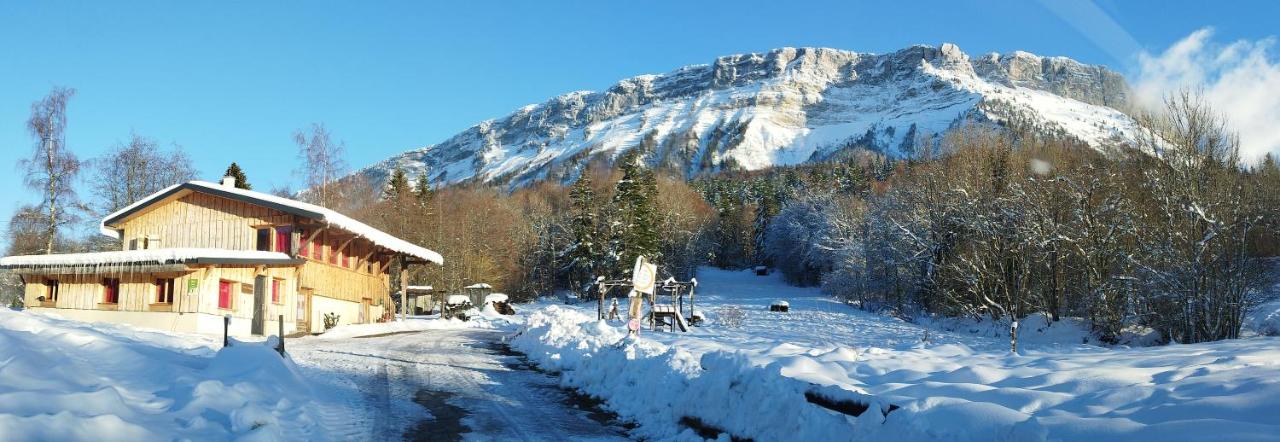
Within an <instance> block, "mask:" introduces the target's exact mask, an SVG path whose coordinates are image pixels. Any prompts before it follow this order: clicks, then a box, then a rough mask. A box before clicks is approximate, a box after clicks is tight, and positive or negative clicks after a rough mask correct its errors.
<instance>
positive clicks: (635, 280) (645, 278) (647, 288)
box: [631, 256, 658, 295]
mask: <svg viewBox="0 0 1280 442" xmlns="http://www.w3.org/2000/svg"><path fill="white" fill-rule="evenodd" d="M657 279H658V266H657V264H651V263H649V262H648V261H646V260H645V259H644V257H643V256H637V257H636V266H635V268H634V269H632V271H631V285H632V286H633V287H635V290H636V291H637V292H640V293H644V294H646V295H652V294H653V287H654V283H655V282H656V281H657Z"/></svg>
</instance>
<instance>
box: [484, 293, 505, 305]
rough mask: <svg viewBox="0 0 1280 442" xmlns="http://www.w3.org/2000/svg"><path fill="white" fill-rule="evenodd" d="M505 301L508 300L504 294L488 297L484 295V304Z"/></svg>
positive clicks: (494, 294)
mask: <svg viewBox="0 0 1280 442" xmlns="http://www.w3.org/2000/svg"><path fill="white" fill-rule="evenodd" d="M507 299H508V298H507V294H506V293H490V294H488V295H485V297H484V303H485V304H488V303H490V302H507Z"/></svg>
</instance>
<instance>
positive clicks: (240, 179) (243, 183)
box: [222, 162, 253, 190]
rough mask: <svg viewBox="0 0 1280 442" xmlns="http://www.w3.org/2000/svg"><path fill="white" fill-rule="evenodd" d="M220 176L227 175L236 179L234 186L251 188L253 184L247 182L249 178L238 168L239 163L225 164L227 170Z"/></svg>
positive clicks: (245, 188)
mask: <svg viewBox="0 0 1280 442" xmlns="http://www.w3.org/2000/svg"><path fill="white" fill-rule="evenodd" d="M222 176H229V177H232V178H235V179H236V188H237V189H244V190H253V185H251V184H249V178H247V177H245V176H244V171H243V170H240V165H239V164H236V163H235V162H232V163H231V165H230V166H227V172H226V173H224V174H222Z"/></svg>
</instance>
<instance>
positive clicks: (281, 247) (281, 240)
mask: <svg viewBox="0 0 1280 442" xmlns="http://www.w3.org/2000/svg"><path fill="white" fill-rule="evenodd" d="M292 240H293V227H292V226H279V227H276V250H275V251H277V252H284V253H290V252H292V250H289V243H291V242H293V241H292Z"/></svg>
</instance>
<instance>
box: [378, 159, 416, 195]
mask: <svg viewBox="0 0 1280 442" xmlns="http://www.w3.org/2000/svg"><path fill="white" fill-rule="evenodd" d="M411 191H412V189H410V188H409V177H408V176H407V175H405V173H404V170H403V169H400V168H399V167H397V168H396V170H394V171H392V172H391V178H388V179H387V187H385V188H383V189H382V199H383V200H392V201H394V200H398V199H400V198H401V197H404V196H405V195H409V193H410V192H411Z"/></svg>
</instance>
